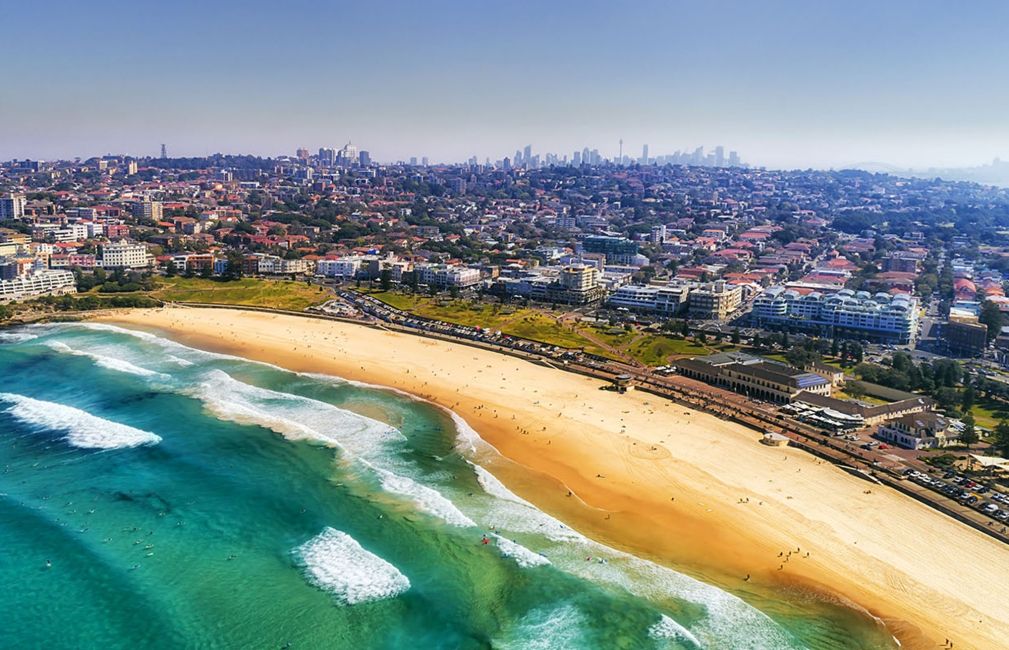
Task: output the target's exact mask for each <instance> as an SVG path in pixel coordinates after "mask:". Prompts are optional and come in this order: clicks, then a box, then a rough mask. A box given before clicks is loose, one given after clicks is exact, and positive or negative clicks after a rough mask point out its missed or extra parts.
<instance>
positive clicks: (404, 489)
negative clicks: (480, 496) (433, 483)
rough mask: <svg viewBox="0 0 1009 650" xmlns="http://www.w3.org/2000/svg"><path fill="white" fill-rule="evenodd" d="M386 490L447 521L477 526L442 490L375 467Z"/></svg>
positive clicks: (454, 523)
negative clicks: (443, 494)
mask: <svg viewBox="0 0 1009 650" xmlns="http://www.w3.org/2000/svg"><path fill="white" fill-rule="evenodd" d="M374 469H375V472H376V473H378V476H379V479H380V480H381V482H382V489H384V490H385V491H386V492H391V493H393V494H398V495H400V496H402V497H406V498H407V499H409V500H410V501H412V502H413V503H414V504H415V505H416V506H417V508H418V509H420V510H422V511H423V512H426V513H428V514H429V515H433V516H435V517H437V518H439V519H441V520H442V521H444V522H445V523H448V524H451V525H452V526H459V527H460V528H467V527H471V526H476V524H475V523H474V522H473V520H472V519H470V518H469V517H467V516H466V515H464V514H463V513H462V511H460V510H459V508H457V507H456V506H455V504H454V503H452V502H451V501H450V500H448V499H447V498H445V497H444V496H442V495H441V493H440V492H438V491H437V490H435V489H433V488H429V487H427V486H426V485H422V484H420V483H418V482H416V481H414V480H413V479H410V478H407V477H405V476H400V475H398V474H393V473H392V472H389V471H386V470H384V469H380V468H377V467H376V468H374Z"/></svg>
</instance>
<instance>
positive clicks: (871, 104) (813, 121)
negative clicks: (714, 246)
mask: <svg viewBox="0 0 1009 650" xmlns="http://www.w3.org/2000/svg"><path fill="white" fill-rule="evenodd" d="M0 15H2V16H3V22H4V23H5V29H4V30H3V37H2V40H3V59H2V66H3V67H2V70H3V72H2V76H0V159H10V158H25V157H32V158H43V159H52V158H57V157H74V156H81V157H88V156H92V155H96V154H102V153H110V152H111V153H129V154H134V155H156V154H157V153H158V148H159V146H160V144H161V143H162V142H163V143H166V144H167V146H168V150H169V154H170V155H180V156H181V155H200V154H207V153H213V152H216V151H223V152H234V153H237V152H248V153H256V154H262V155H276V154H281V153H288V154H293V152H294V150H295V148H297V147H299V146H306V147H308V148H309V149H311V150H313V151H314V150H316V149H317V148H318V147H320V146H323V145H336V146H339V145H342V144H343V143H344V142H346V141H347V140H348V139H352V140H353V141H354V143H355V144H357V145H359V146H360V147H362V148H364V149H368V150H370V151H371V153H372V156H373V158H376V159H378V160H394V159H404V158H407V157H409V156H412V155H416V156H423V155H427V156H430V157H431V159H432V160H433V161H434V160H461V159H465V158H467V157H469V156H470V155H473V154H476V155H477V156H479V157H480V159H481V160H483V158H484V157H485V156H490V157H491V158H494V159H497V158H500V157H502V156H504V155H511V154H512V153H513V152H514V150H515V149H516V148H519V147H521V146H523V145H525V144H529V143H531V144H532V145H533V147H534V150H535V151H537V152H546V151H554V152H559V153H567V154H568V155H570V152H571V151H572V150H574V149H576V148H578V149H580V148H581V147H583V146H589V147H594V148H598V149H599V150H600V152H601V153H602V154H603V155H605V156H612V155H615V154H616V151H617V141H618V139H619V138H621V137H623V139H624V152H625V153H629V154H631V155H635V156H637V155H639V153H640V150H641V144H642V143H645V142H647V143H648V144H649V146H650V153H651V154H652V155H656V154H662V153H671V152H673V151H674V150H677V149H693V148H694V147H696V146H699V145H705V146H706V147H709V148H710V147H712V146H714V145H716V144H724V145H725V146H726V147H727V148H729V149H737V150H738V151H739V152H740V154H741V155H742V157H743V159H744V160H747V161H750V162H753V163H757V164H766V165H768V166H774V167H780V166H788V167H807V166H814V167H818V166H819V167H823V166H839V165H844V164H846V163H848V164H850V163H856V162H864V161H881V162H887V163H894V164H898V165H905V166H908V165H910V166H916V167H922V166H931V165H964V164H976V163H981V162H988V161H990V160H991V158H993V157H995V156H1002V157H1003V158H1009V38H1007V37H1006V25H1009V3H1007V2H964V3H954V2H934V3H933V2H910V1H908V2H903V1H897V0H882V1H879V0H877V1H873V2H861V1H855V0H847V1H843V2H826V1H820V0H805V1H802V2H798V1H797V2H772V1H767V2H765V1H743V0H741V1H739V2H718V1H712V0H703V1H700V2H699V1H697V0H692V1H690V2H676V1H666V2H658V1H655V2H653V1H647V2H646V1H642V2H635V1H629V2H614V1H612V0H611V1H608V2H593V1H585V0H582V1H578V2H574V1H571V2H549V1H547V0H540V1H538V2H522V1H506V2H501V1H496V2H481V1H478V0H468V1H460V2H441V1H438V0H427V1H420V0H411V1H402V2H383V1H375V0H363V1H362V0H355V1H354V2H304V1H301V0H272V1H269V2H267V1H264V0H243V1H242V2H237V1H234V0H203V1H201V2H190V1H188V0H170V1H169V0H163V1H161V2H157V3H153V2H143V1H136V0H131V1H122V2H105V1H102V0H94V1H89V2H83V1H80V0H74V1H65V0H51V1H46V2H42V1H39V2H33V1H28V2H8V3H4V6H3V9H2V14H0Z"/></svg>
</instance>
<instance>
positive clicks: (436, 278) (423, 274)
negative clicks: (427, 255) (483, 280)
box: [415, 264, 480, 289]
mask: <svg viewBox="0 0 1009 650" xmlns="http://www.w3.org/2000/svg"><path fill="white" fill-rule="evenodd" d="M415 270H416V272H417V280H418V282H420V283H421V284H428V285H432V286H439V287H458V288H460V289H464V288H466V287H472V286H473V285H475V284H478V283H479V282H480V271H478V270H477V269H471V268H469V267H466V266H448V265H446V264H426V265H423V266H418V267H416V269H415Z"/></svg>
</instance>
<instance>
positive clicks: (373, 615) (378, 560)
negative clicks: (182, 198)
mask: <svg viewBox="0 0 1009 650" xmlns="http://www.w3.org/2000/svg"><path fill="white" fill-rule="evenodd" d="M494 456H495V452H494V451H493V450H492V449H490V448H489V447H487V446H486V445H485V444H484V443H483V442H482V441H481V440H480V439H479V438H478V437H477V436H476V435H475V434H474V433H473V432H472V430H470V429H469V428H468V427H467V426H466V425H465V423H464V422H462V421H461V420H458V419H457V418H454V417H453V416H452V415H451V414H449V413H447V412H445V411H443V410H441V409H438V408H436V407H434V406H432V405H430V404H427V403H425V402H422V401H418V400H414V399H411V398H409V397H407V396H404V395H400V394H397V393H395V392H392V391H386V390H381V389H377V388H374V387H369V386H364V385H361V384H354V383H350V382H346V381H343V380H341V379H339V378H335V377H324V376H314V375H303V374H296V373H292V372H287V371H284V370H281V369H279V368H275V367H272V366H269V365H266V364H261V363H255V362H250V361H245V360H242V359H237V358H234V357H228V356H225V355H219V354H214V353H210V352H205V351H201V350H196V349H193V348H189V347H186V346H183V345H180V344H178V343H174V342H172V341H170V340H168V339H165V338H162V337H160V336H158V335H155V334H151V333H146V332H139V331H131V330H126V329H121V328H118V327H113V326H106V325H96V324H63V325H45V326H36V327H31V328H24V329H18V330H7V331H3V332H0V468H2V473H0V524H2V525H0V548H2V549H3V552H2V553H0V579H2V584H3V585H4V587H5V589H4V590H3V592H2V593H0V647H20V648H137V647H194V648H195V647H200V648H204V647H222V648H224V647H229V648H230V647H243V648H280V647H285V646H287V647H293V648H338V649H339V648H354V649H356V650H357V649H365V648H523V649H524V648H531V649H535V648H635V649H637V648H733V649H735V648H801V647H808V648H892V647H896V646H895V643H894V642H893V640H892V638H891V636H890V634H889V632H888V631H887V630H886V629H884V628H883V627H882V626H881V625H879V624H878V623H876V622H875V621H873V620H872V619H871V617H869V616H867V615H861V614H858V613H857V612H854V611H852V610H851V609H848V608H845V607H841V606H839V605H831V604H828V603H824V602H822V601H821V600H816V599H812V598H810V597H808V595H804V594H795V593H790V594H782V595H781V597H780V598H775V599H769V598H767V597H760V598H758V597H756V596H754V595H748V594H745V593H743V594H733V593H729V592H727V591H725V590H723V589H721V588H719V587H718V586H715V585H709V584H705V583H704V582H701V581H699V580H696V579H694V578H692V577H688V576H687V575H686V574H684V573H681V572H678V571H676V570H674V569H671V568H666V567H662V566H659V565H657V564H654V563H652V562H649V561H646V560H642V559H638V558H635V557H633V556H630V555H627V554H625V553H621V552H618V551H615V550H612V549H609V548H606V547H604V546H601V545H599V544H596V543H594V542H592V541H590V540H588V539H586V538H585V537H583V536H582V535H580V534H579V533H577V532H576V531H574V530H572V529H570V528H568V527H567V526H565V525H564V524H562V523H561V522H559V521H557V520H556V519H553V518H552V517H550V516H548V515H547V514H545V513H543V512H541V511H540V510H538V509H536V508H535V507H533V506H532V505H531V504H529V503H528V502H526V501H524V500H522V499H520V498H518V497H517V496H515V495H514V494H512V493H511V492H509V491H508V489H507V488H505V486H503V485H502V484H501V483H500V482H499V481H497V480H496V479H495V478H494V477H493V475H491V474H490V473H489V472H487V471H486V470H484V469H483V468H482V467H481V463H484V464H486V462H488V461H489V460H493V459H494ZM485 539H486V543H484V540H485Z"/></svg>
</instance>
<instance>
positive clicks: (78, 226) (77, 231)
mask: <svg viewBox="0 0 1009 650" xmlns="http://www.w3.org/2000/svg"><path fill="white" fill-rule="evenodd" d="M49 234H50V236H52V238H53V241H55V242H71V241H83V240H85V239H87V238H88V227H87V226H86V225H85V224H83V223H70V224H67V225H65V226H63V227H62V228H58V229H56V230H53V231H52V232H50V233H49Z"/></svg>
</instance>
